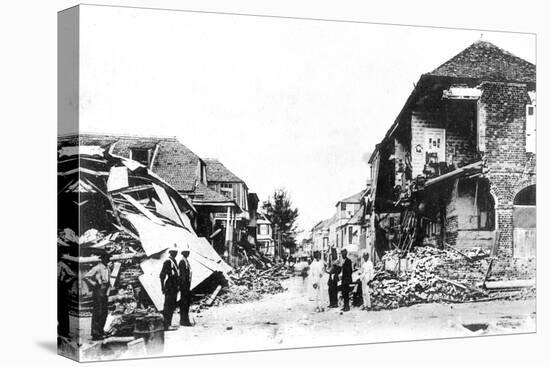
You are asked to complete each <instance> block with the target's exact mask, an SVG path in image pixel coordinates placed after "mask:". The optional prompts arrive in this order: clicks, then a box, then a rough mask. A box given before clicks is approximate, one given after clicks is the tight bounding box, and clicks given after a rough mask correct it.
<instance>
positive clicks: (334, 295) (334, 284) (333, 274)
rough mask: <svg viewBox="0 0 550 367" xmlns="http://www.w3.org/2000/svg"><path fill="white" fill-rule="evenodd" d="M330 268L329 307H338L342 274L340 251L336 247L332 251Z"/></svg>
mask: <svg viewBox="0 0 550 367" xmlns="http://www.w3.org/2000/svg"><path fill="white" fill-rule="evenodd" d="M329 262H330V269H329V272H328V273H329V277H328V282H327V284H328V298H329V305H328V307H329V308H336V307H338V274H340V263H339V262H338V253H337V252H336V249H335V248H331V251H330V260H329Z"/></svg>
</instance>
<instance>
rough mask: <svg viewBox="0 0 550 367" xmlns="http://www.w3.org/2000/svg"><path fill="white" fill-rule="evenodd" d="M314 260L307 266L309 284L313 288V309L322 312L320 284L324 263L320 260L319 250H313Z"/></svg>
mask: <svg viewBox="0 0 550 367" xmlns="http://www.w3.org/2000/svg"><path fill="white" fill-rule="evenodd" d="M313 257H314V260H313V262H312V263H311V266H310V268H309V277H310V281H311V285H312V288H313V299H314V301H315V311H316V312H322V311H324V309H323V306H322V299H321V284H322V283H323V282H322V278H323V273H324V272H325V265H324V264H323V261H321V253H320V252H319V251H315V252H314V253H313Z"/></svg>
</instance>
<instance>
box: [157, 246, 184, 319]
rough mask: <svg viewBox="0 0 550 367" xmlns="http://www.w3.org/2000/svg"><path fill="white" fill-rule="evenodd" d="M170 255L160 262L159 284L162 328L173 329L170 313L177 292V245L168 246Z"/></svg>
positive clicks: (175, 301) (173, 306) (172, 312)
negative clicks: (162, 305) (162, 304)
mask: <svg viewBox="0 0 550 367" xmlns="http://www.w3.org/2000/svg"><path fill="white" fill-rule="evenodd" d="M168 253H169V254H170V257H169V258H168V259H167V260H166V261H165V262H164V264H162V270H161V271H160V285H161V289H162V293H163V294H164V308H163V310H162V316H163V317H164V330H175V329H176V328H175V327H172V315H173V314H174V310H175V309H176V303H177V299H178V292H179V289H180V287H179V270H178V263H177V262H176V256H177V255H178V249H177V246H176V245H175V244H174V247H172V248H170V250H169V252H168Z"/></svg>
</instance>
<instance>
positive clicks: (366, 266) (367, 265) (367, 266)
mask: <svg viewBox="0 0 550 367" xmlns="http://www.w3.org/2000/svg"><path fill="white" fill-rule="evenodd" d="M373 277H374V266H373V265H372V261H370V259H369V254H368V252H365V253H363V265H361V270H360V274H359V279H361V288H362V291H363V310H367V309H370V307H371V303H370V288H369V282H370V281H371V280H372V278H373Z"/></svg>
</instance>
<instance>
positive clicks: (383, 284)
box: [370, 247, 487, 310]
mask: <svg viewBox="0 0 550 367" xmlns="http://www.w3.org/2000/svg"><path fill="white" fill-rule="evenodd" d="M463 256H464V255H462V254H459V253H456V252H451V251H445V250H438V249H436V248H433V247H417V248H414V249H413V250H412V251H409V252H406V253H404V252H400V251H399V250H396V251H390V252H388V253H386V254H385V255H384V257H383V258H382V262H381V263H382V267H379V268H378V271H377V273H376V275H375V277H374V279H373V280H372V281H371V283H370V286H371V288H372V291H371V297H372V298H371V301H372V305H373V308H374V309H377V310H378V309H391V308H398V307H404V306H411V305H414V304H417V303H430V302H453V303H454V302H468V301H473V300H476V299H479V298H483V297H486V296H487V293H486V292H485V291H484V290H482V289H481V288H479V287H477V286H476V285H474V284H472V283H469V282H459V281H455V280H451V279H447V278H443V277H441V270H442V268H444V264H446V263H448V262H456V261H460V259H461V258H463Z"/></svg>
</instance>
